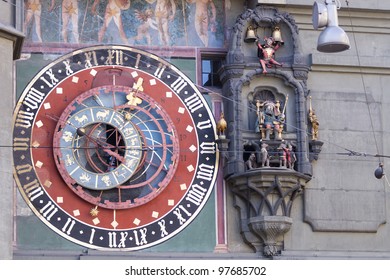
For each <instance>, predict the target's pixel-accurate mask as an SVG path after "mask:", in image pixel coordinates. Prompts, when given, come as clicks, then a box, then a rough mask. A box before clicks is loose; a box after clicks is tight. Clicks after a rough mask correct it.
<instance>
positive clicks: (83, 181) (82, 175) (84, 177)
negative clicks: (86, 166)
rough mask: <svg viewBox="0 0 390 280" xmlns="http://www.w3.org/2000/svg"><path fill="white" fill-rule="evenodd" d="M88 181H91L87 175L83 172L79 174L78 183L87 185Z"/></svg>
mask: <svg viewBox="0 0 390 280" xmlns="http://www.w3.org/2000/svg"><path fill="white" fill-rule="evenodd" d="M90 180H91V176H89V175H88V174H87V173H85V172H84V173H83V174H81V176H80V181H81V182H82V183H88V182H89V181H90Z"/></svg>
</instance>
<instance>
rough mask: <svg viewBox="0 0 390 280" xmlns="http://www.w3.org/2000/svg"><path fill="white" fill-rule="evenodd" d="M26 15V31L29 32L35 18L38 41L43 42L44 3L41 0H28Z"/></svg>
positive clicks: (26, 2)
mask: <svg viewBox="0 0 390 280" xmlns="http://www.w3.org/2000/svg"><path fill="white" fill-rule="evenodd" d="M25 7H26V15H25V19H24V26H23V28H24V33H26V34H27V29H28V26H29V25H30V24H31V23H32V20H33V19H34V23H35V34H36V35H37V38H38V42H40V43H41V42H42V34H41V13H42V4H41V1H40V0H26V1H25Z"/></svg>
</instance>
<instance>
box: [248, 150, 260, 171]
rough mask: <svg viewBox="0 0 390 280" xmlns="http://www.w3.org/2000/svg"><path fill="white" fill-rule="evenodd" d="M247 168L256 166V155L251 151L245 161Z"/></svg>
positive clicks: (250, 168)
mask: <svg viewBox="0 0 390 280" xmlns="http://www.w3.org/2000/svg"><path fill="white" fill-rule="evenodd" d="M245 165H246V168H247V170H252V169H255V168H257V162H256V155H255V153H251V155H250V156H249V158H248V160H247V161H246V162H245Z"/></svg>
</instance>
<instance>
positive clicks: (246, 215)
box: [227, 167, 310, 256]
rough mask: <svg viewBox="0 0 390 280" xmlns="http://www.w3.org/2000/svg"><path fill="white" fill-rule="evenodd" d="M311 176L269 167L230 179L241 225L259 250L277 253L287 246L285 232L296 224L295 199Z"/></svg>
mask: <svg viewBox="0 0 390 280" xmlns="http://www.w3.org/2000/svg"><path fill="white" fill-rule="evenodd" d="M309 179H310V177H308V176H304V175H302V174H300V173H298V172H296V171H294V170H291V169H278V168H269V167H268V168H258V169H254V170H252V171H251V172H246V173H245V174H239V175H236V176H232V177H230V178H229V179H228V180H227V181H228V184H229V186H230V189H231V190H232V192H233V194H234V205H235V207H236V208H237V209H238V210H239V213H240V218H241V222H242V223H244V224H242V225H241V233H242V235H243V238H244V240H245V241H246V242H248V244H249V245H250V246H251V247H252V248H253V249H254V250H255V251H256V252H260V253H262V254H264V255H265V256H273V255H276V254H279V253H280V251H281V250H282V249H283V235H284V234H285V233H286V232H287V231H288V230H289V229H290V226H291V224H292V219H291V218H290V215H291V208H292V205H293V201H294V200H295V198H296V197H297V196H298V195H299V194H300V193H301V191H302V189H303V188H304V185H305V183H306V182H307V181H308V180H309ZM245 229H247V230H245ZM253 236H257V237H258V238H259V240H260V241H261V242H260V243H259V240H256V239H254V238H253Z"/></svg>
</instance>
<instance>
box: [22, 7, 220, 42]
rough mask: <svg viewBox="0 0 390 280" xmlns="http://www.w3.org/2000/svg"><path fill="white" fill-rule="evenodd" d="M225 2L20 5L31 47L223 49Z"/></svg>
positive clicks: (27, 38) (27, 39)
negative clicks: (78, 45) (119, 45)
mask: <svg viewBox="0 0 390 280" xmlns="http://www.w3.org/2000/svg"><path fill="white" fill-rule="evenodd" d="M224 5H225V1H224V0H25V22H24V32H25V34H26V41H27V42H29V43H34V44H43V45H45V44H50V43H61V44H63V43H65V44H66V43H69V44H96V43H102V44H125V45H135V46H137V45H139V46H199V47H222V46H223V44H224V22H225V16H224V14H225V11H224Z"/></svg>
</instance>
